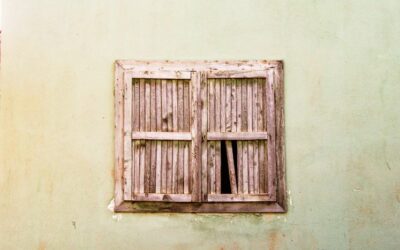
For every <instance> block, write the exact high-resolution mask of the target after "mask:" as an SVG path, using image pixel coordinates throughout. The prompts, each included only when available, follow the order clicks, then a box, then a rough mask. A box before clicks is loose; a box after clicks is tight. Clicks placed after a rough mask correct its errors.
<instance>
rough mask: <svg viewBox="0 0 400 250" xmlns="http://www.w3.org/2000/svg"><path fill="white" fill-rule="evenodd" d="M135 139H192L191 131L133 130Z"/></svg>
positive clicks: (132, 135)
mask: <svg viewBox="0 0 400 250" xmlns="http://www.w3.org/2000/svg"><path fill="white" fill-rule="evenodd" d="M131 138H132V139H133V140H162V141H190V140H191V134H190V132H132V134H131Z"/></svg>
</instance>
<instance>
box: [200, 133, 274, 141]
mask: <svg viewBox="0 0 400 250" xmlns="http://www.w3.org/2000/svg"><path fill="white" fill-rule="evenodd" d="M267 139H268V133H267V132H208V133H207V140H209V141H221V140H222V141H223V140H229V141H234V140H236V141H253V140H267Z"/></svg>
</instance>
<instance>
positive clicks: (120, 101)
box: [114, 63, 124, 207]
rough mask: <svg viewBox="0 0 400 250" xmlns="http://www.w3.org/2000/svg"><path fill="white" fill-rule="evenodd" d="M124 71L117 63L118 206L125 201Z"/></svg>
mask: <svg viewBox="0 0 400 250" xmlns="http://www.w3.org/2000/svg"><path fill="white" fill-rule="evenodd" d="M123 77H124V71H123V69H122V67H121V66H120V65H119V64H118V63H116V64H115V88H114V91H115V92H114V96H115V100H114V110H115V124H114V136H115V144H114V150H115V158H114V164H115V173H114V178H115V185H114V191H115V197H114V199H115V205H116V206H117V207H118V206H120V205H121V204H122V203H123V201H124V190H123V178H124V177H123V174H124V172H123V169H124V141H123V138H124V128H123V124H124V114H123V112H124V94H123V93H124V78H123Z"/></svg>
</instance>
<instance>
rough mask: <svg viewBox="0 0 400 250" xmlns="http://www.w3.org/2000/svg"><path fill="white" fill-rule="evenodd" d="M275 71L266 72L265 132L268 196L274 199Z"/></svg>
mask: <svg viewBox="0 0 400 250" xmlns="http://www.w3.org/2000/svg"><path fill="white" fill-rule="evenodd" d="M274 77H275V71H274V70H269V71H268V72H267V79H266V82H267V114H268V116H267V132H268V149H267V151H268V194H269V195H270V196H271V197H272V198H273V199H275V198H276V176H275V174H276V149H275V140H276V137H275V129H276V123H275V93H274Z"/></svg>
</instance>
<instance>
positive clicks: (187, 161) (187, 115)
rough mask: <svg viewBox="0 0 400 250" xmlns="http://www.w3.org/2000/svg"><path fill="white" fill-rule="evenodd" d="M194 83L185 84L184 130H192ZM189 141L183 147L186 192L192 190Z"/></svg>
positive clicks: (184, 187) (184, 188)
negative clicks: (192, 93)
mask: <svg viewBox="0 0 400 250" xmlns="http://www.w3.org/2000/svg"><path fill="white" fill-rule="evenodd" d="M191 85H193V82H192V81H191V82H185V84H184V85H183V95H184V97H183V106H184V108H183V129H184V131H191V128H190V120H191V112H190V108H191V96H190V91H191V88H190V86H191ZM189 151H190V150H189V143H184V147H183V155H184V170H183V171H184V172H183V179H184V181H183V185H184V186H183V190H184V193H185V194H188V193H189V192H190V186H191V185H190V182H191V175H190V171H191V163H190V159H191V157H190V153H189Z"/></svg>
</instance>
